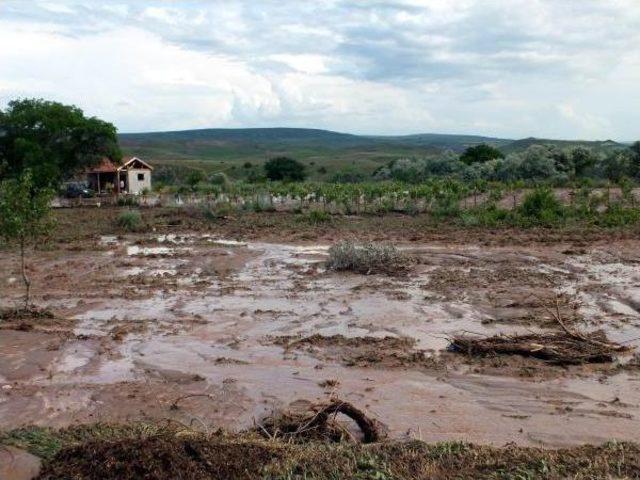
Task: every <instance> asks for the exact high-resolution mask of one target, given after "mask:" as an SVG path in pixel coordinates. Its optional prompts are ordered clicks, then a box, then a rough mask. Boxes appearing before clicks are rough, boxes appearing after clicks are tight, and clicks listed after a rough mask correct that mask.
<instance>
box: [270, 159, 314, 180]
mask: <svg viewBox="0 0 640 480" xmlns="http://www.w3.org/2000/svg"><path fill="white" fill-rule="evenodd" d="M264 171H265V174H266V175H267V178H268V179H269V180H284V181H293V182H295V181H302V180H304V179H305V177H306V172H305V166H304V165H303V164H302V163H300V162H299V161H297V160H294V159H293V158H289V157H275V158H272V159H270V160H268V161H267V162H266V163H265V164H264Z"/></svg>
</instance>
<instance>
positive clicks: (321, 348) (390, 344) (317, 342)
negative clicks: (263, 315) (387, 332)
mask: <svg viewBox="0 0 640 480" xmlns="http://www.w3.org/2000/svg"><path fill="white" fill-rule="evenodd" d="M270 340H271V342H272V343H274V344H275V345H280V346H282V347H283V348H284V349H285V351H287V352H289V351H292V350H304V351H307V352H309V353H311V354H313V355H314V356H316V357H319V358H321V359H323V360H330V361H336V360H337V361H340V362H341V363H342V364H343V365H345V366H347V367H363V368H367V367H376V368H379V367H383V368H427V369H431V370H436V369H441V368H442V364H441V362H440V361H439V360H438V358H437V357H435V356H433V355H430V354H429V352H428V351H425V350H419V349H416V348H415V347H416V343H417V342H416V340H415V339H414V338H410V337H391V336H386V337H371V336H365V337H345V336H344V335H327V336H325V335H319V334H314V335H310V336H308V337H299V336H280V337H275V338H271V339H270Z"/></svg>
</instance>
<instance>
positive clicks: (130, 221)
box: [118, 210, 142, 232]
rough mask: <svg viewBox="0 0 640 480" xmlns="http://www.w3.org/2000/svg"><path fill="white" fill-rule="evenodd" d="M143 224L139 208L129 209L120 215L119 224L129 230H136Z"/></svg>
mask: <svg viewBox="0 0 640 480" xmlns="http://www.w3.org/2000/svg"><path fill="white" fill-rule="evenodd" d="M141 224H142V217H141V216H140V212H138V211H137V210H127V211H126V212H122V213H120V215H118V226H119V227H121V228H124V229H125V230H127V231H129V232H133V231H136V230H138V229H139V228H140V225H141Z"/></svg>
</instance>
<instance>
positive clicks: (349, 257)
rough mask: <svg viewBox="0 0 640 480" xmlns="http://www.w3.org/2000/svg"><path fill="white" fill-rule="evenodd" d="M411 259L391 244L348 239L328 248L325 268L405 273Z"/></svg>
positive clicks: (366, 272) (362, 271)
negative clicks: (356, 241) (359, 241)
mask: <svg viewBox="0 0 640 480" xmlns="http://www.w3.org/2000/svg"><path fill="white" fill-rule="evenodd" d="M410 265H411V259H410V258H409V257H408V256H407V255H406V254H404V253H402V252H401V251H399V250H398V249H397V248H396V247H394V246H393V245H387V244H375V243H365V244H362V245H357V244H355V243H353V242H351V241H349V240H344V241H341V242H338V243H336V244H335V245H333V246H332V247H331V248H330V249H329V259H328V260H327V268H329V269H331V270H338V271H343V270H346V271H351V272H357V273H363V274H366V275H368V274H371V273H385V274H387V275H394V274H401V273H406V272H407V271H408V269H409V267H410Z"/></svg>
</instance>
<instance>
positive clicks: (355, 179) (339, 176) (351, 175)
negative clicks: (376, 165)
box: [329, 168, 366, 183]
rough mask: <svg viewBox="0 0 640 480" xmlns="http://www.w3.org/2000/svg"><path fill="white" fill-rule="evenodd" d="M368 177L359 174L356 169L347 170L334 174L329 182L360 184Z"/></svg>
mask: <svg viewBox="0 0 640 480" xmlns="http://www.w3.org/2000/svg"><path fill="white" fill-rule="evenodd" d="M365 179H366V176H365V174H364V173H362V172H358V171H357V170H355V169H354V168H345V169H344V170H341V171H339V172H336V173H334V174H333V175H332V176H331V179H330V180H329V181H330V182H331V183H360V182H364V181H365Z"/></svg>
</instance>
